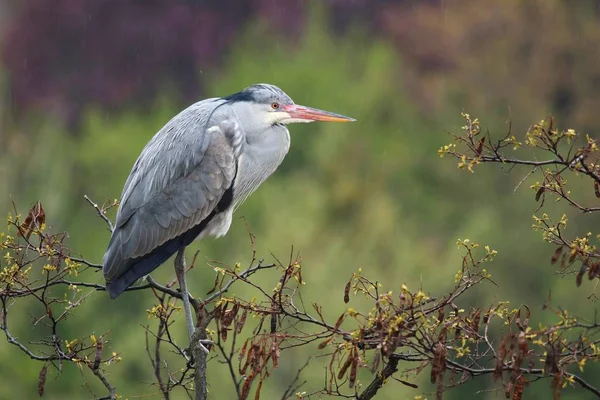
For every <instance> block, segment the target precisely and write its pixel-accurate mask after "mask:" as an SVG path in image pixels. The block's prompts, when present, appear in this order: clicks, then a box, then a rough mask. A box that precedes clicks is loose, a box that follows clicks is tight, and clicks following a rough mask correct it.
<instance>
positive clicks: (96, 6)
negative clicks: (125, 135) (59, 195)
mask: <svg viewBox="0 0 600 400" xmlns="http://www.w3.org/2000/svg"><path fill="white" fill-rule="evenodd" d="M283 4H285V6H283ZM14 8H15V9H14V10H13V12H14V18H12V20H11V21H10V25H9V26H8V27H6V31H5V37H4V40H3V42H4V46H3V47H4V48H3V49H2V53H3V62H4V64H5V66H6V68H7V69H8V71H9V73H10V77H11V92H12V101H13V106H14V107H15V111H17V112H20V111H23V110H26V109H29V108H31V107H42V108H44V109H50V110H52V111H54V112H60V113H61V114H62V116H63V117H65V118H66V119H67V120H73V119H77V117H78V114H79V113H80V111H81V110H82V108H83V107H84V106H86V105H87V104H90V103H91V104H99V105H102V106H103V107H107V108H114V107H118V106H120V105H122V104H123V103H126V102H132V101H136V102H142V103H143V102H144V100H148V99H152V98H153V96H154V95H155V94H156V92H157V90H158V89H159V88H160V84H161V83H165V82H169V83H172V84H173V85H174V86H175V88H176V89H177V90H178V91H179V92H180V93H181V95H182V97H183V98H184V99H187V100H189V99H191V98H194V97H196V96H198V91H199V82H198V76H199V74H200V73H201V71H202V70H203V69H205V68H214V67H215V66H216V65H218V63H219V60H220V56H221V55H222V54H224V51H225V50H226V49H227V47H228V46H229V45H230V44H231V43H232V41H233V39H234V38H235V37H236V35H237V34H239V33H240V31H241V30H242V29H243V28H244V26H245V24H246V22H248V21H249V20H251V19H252V18H254V17H256V16H260V17H262V18H264V19H266V20H267V21H271V22H274V23H273V25H274V26H275V27H279V28H283V29H286V28H288V29H289V28H290V27H291V28H293V27H298V26H299V24H300V23H301V20H302V12H301V11H302V8H303V7H302V6H301V1H300V0H293V1H291V0H286V1H285V2H280V1H269V0H250V1H237V0H219V1H175V2H174V1H170V0H129V1H108V0H86V1H81V0H56V1H51V2H50V1H46V0H24V1H22V2H20V3H16V4H15V5H14Z"/></svg>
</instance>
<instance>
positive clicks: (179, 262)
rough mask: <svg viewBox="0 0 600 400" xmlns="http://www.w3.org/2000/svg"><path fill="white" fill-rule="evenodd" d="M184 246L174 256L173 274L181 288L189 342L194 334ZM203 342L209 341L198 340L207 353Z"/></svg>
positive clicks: (207, 342)
mask: <svg viewBox="0 0 600 400" xmlns="http://www.w3.org/2000/svg"><path fill="white" fill-rule="evenodd" d="M185 269H186V266H185V247H182V248H180V249H179V251H178V252H177V255H176V256H175V275H177V280H178V281H179V288H180V289H181V298H182V300H183V310H184V312H185V320H186V322H187V328H188V334H189V336H190V344H191V341H192V336H193V335H194V331H195V329H194V319H193V317H192V307H191V304H190V293H189V292H188V289H187V281H186V279H185ZM203 342H206V344H209V341H200V346H201V348H202V350H203V351H205V352H206V353H208V349H207V348H206V347H204V345H203Z"/></svg>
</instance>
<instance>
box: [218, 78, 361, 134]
mask: <svg viewBox="0 0 600 400" xmlns="http://www.w3.org/2000/svg"><path fill="white" fill-rule="evenodd" d="M225 100H228V101H230V102H232V103H233V105H234V107H235V106H236V103H239V104H238V108H239V109H240V111H241V112H242V113H243V114H251V118H252V119H253V120H254V122H255V123H256V124H260V125H262V124H266V125H276V124H284V125H287V124H293V123H300V122H314V121H325V122H351V121H355V119H354V118H350V117H345V116H343V115H340V114H335V113H332V112H329V111H323V110H318V109H316V108H311V107H306V106H300V105H298V104H296V103H294V101H293V100H292V99H291V98H290V96H288V95H287V94H286V93H285V92H284V91H283V90H281V89H279V88H278V87H277V86H274V85H269V84H264V83H261V84H256V85H252V86H249V87H247V88H246V89H244V90H242V91H241V92H239V93H236V94H234V95H231V96H228V97H225ZM242 109H243V110H242Z"/></svg>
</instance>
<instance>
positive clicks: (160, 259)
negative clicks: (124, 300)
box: [104, 212, 215, 299]
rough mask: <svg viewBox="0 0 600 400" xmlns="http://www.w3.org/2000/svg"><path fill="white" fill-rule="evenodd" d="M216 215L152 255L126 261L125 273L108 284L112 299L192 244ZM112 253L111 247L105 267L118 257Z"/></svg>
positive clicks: (156, 250)
mask: <svg viewBox="0 0 600 400" xmlns="http://www.w3.org/2000/svg"><path fill="white" fill-rule="evenodd" d="M214 215H215V212H212V213H211V214H210V215H209V216H208V217H207V218H205V219H204V220H203V221H202V222H201V223H199V224H198V225H196V226H194V227H193V228H191V229H190V230H188V231H186V232H184V233H182V234H181V235H179V236H177V237H175V238H173V239H171V240H168V241H166V242H165V243H163V244H162V245H160V246H158V247H157V248H156V249H154V250H152V251H151V252H150V253H148V254H146V255H144V256H142V257H138V258H133V259H129V260H125V263H126V266H125V268H124V269H125V272H124V273H122V274H121V275H120V276H118V277H117V278H112V279H110V281H108V282H107V283H106V290H108V293H109V294H110V298H111V299H114V298H115V297H117V296H119V295H120V294H121V293H123V292H124V291H125V289H127V288H128V287H129V286H131V285H133V283H134V282H135V281H137V280H138V279H140V278H142V277H144V276H146V275H148V274H149V273H150V272H152V271H154V270H155V269H156V268H158V267H159V266H160V265H161V264H162V263H164V262H165V261H167V260H168V259H169V257H171V256H172V255H173V254H175V253H176V252H177V250H179V249H180V248H182V247H185V246H187V245H189V244H190V243H192V242H193V241H194V239H195V238H196V237H197V236H198V235H199V234H200V232H202V230H203V229H204V228H205V227H206V225H207V224H208V222H209V221H210V220H211V218H212V217H213V216H214ZM110 251H111V250H110V245H109V251H108V252H107V253H106V255H105V256H104V257H105V258H104V261H105V265H106V264H109V265H110V264H112V262H108V260H109V259H110V258H112V257H115V256H116V255H114V254H112V253H110Z"/></svg>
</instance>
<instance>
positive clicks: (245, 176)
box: [233, 125, 290, 208]
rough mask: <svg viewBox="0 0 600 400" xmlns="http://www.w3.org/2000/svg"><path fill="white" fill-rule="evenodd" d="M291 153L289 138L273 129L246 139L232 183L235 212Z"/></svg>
mask: <svg viewBox="0 0 600 400" xmlns="http://www.w3.org/2000/svg"><path fill="white" fill-rule="evenodd" d="M289 149H290V134H289V132H288V130H287V128H286V127H285V126H280V125H276V126H273V127H270V128H269V129H268V130H267V131H264V132H262V133H261V134H259V135H247V136H246V143H244V150H243V152H242V156H241V158H240V164H239V166H238V174H237V176H236V179H235V183H234V190H233V192H234V208H237V207H238V206H239V205H241V203H242V202H243V201H244V200H246V198H248V196H249V195H250V194H251V193H252V192H254V191H255V190H256V189H257V188H258V186H259V185H260V184H261V183H263V182H264V181H265V180H266V179H267V178H268V177H269V176H271V174H273V172H275V170H276V169H277V167H279V165H280V164H281V162H282V161H283V159H284V158H285V155H286V154H287V152H288V150H289Z"/></svg>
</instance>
